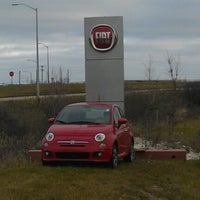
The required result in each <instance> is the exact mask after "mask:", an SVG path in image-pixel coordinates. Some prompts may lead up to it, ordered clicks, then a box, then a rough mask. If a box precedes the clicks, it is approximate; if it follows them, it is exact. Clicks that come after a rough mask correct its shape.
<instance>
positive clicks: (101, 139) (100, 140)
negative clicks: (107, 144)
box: [95, 133, 106, 142]
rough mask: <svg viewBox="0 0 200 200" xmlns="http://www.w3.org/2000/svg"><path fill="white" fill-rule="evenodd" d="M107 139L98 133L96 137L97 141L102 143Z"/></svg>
mask: <svg viewBox="0 0 200 200" xmlns="http://www.w3.org/2000/svg"><path fill="white" fill-rule="evenodd" d="M105 138H106V136H105V134H103V133H97V134H96V135H95V141H97V142H102V141H104V139H105Z"/></svg>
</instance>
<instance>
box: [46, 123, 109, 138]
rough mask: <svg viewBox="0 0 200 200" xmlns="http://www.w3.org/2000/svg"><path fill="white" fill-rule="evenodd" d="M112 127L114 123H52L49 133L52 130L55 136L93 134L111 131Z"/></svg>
mask: <svg viewBox="0 0 200 200" xmlns="http://www.w3.org/2000/svg"><path fill="white" fill-rule="evenodd" d="M111 129H112V125H85V124H84V125H77V124H76V125H74V124H73V125H60V124H59V125H58V124H54V125H52V126H51V127H50V128H49V130H48V133H50V132H52V133H54V134H55V136H75V135H76V136H78V135H80V136H84V135H85V136H86V135H87V136H93V135H94V134H96V133H99V132H103V133H105V134H106V133H107V132H110V130H111Z"/></svg>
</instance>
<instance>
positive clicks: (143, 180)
mask: <svg viewBox="0 0 200 200" xmlns="http://www.w3.org/2000/svg"><path fill="white" fill-rule="evenodd" d="M0 185H1V187H0V194H1V195H0V199H2V200H76V199H77V200H94V199H95V200H102V199H105V200H113V199H118V200H131V199H134V200H146V199H148V200H183V199H184V200H199V199H200V190H199V185H200V161H187V162H181V161H174V160H173V161H164V162H161V161H135V162H134V163H132V164H128V163H124V162H121V163H120V165H119V167H118V168H117V169H116V170H112V169H109V168H106V167H105V166H102V165H89V164H85V165H81V164H79V165H77V164H66V165H64V166H53V167H43V166H42V165H41V164H40V163H35V164H29V163H24V164H19V165H16V164H15V165H14V166H6V167H1V168H0Z"/></svg>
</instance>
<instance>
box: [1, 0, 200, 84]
mask: <svg viewBox="0 0 200 200" xmlns="http://www.w3.org/2000/svg"><path fill="white" fill-rule="evenodd" d="M12 3H25V4H28V5H30V6H32V7H34V8H37V9H38V17H39V41H40V42H42V43H44V44H45V45H47V46H48V47H49V55H50V76H54V77H55V78H56V79H58V78H59V75H58V74H59V71H60V68H61V69H62V73H63V77H65V76H66V74H67V70H69V72H70V81H71V82H83V81H85V60H84V59H85V58H84V56H85V54H84V18H85V17H102V16H123V23H124V72H125V79H126V80H144V79H146V77H145V66H149V61H150V58H151V62H152V68H153V73H152V78H153V79H156V80H161V79H169V75H168V73H167V71H168V65H167V61H166V60H167V52H168V54H169V55H170V56H173V57H174V58H176V59H177V60H178V59H179V58H180V60H179V63H180V64H179V66H180V70H179V76H180V78H181V79H186V80H191V79H195V80H196V79H198V80H199V79H200V12H199V9H200V1H199V0H109V1H108V0H56V1H55V0H34V1H33V0H20V1H17V0H16V1H13V0H1V1H0V84H2V83H6V84H9V83H11V78H10V76H9V72H10V71H14V73H15V75H14V77H13V82H14V83H18V82H19V71H21V75H22V79H21V83H27V82H29V81H30V78H31V75H32V79H33V80H35V71H36V65H35V63H34V61H35V60H36V47H35V21H36V20H35V12H34V10H31V9H30V8H27V7H25V6H12ZM39 57H40V65H44V70H45V71H44V80H46V77H47V76H46V70H47V68H46V65H47V62H46V48H45V47H44V46H43V45H39ZM27 60H32V61H27ZM40 72H41V71H40Z"/></svg>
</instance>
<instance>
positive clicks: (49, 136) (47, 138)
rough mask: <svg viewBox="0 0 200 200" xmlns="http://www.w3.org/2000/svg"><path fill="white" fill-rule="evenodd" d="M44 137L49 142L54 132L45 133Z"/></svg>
mask: <svg viewBox="0 0 200 200" xmlns="http://www.w3.org/2000/svg"><path fill="white" fill-rule="evenodd" d="M45 138H46V140H47V141H48V142H50V141H52V140H53V139H54V134H53V133H47V134H46V136H45Z"/></svg>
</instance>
